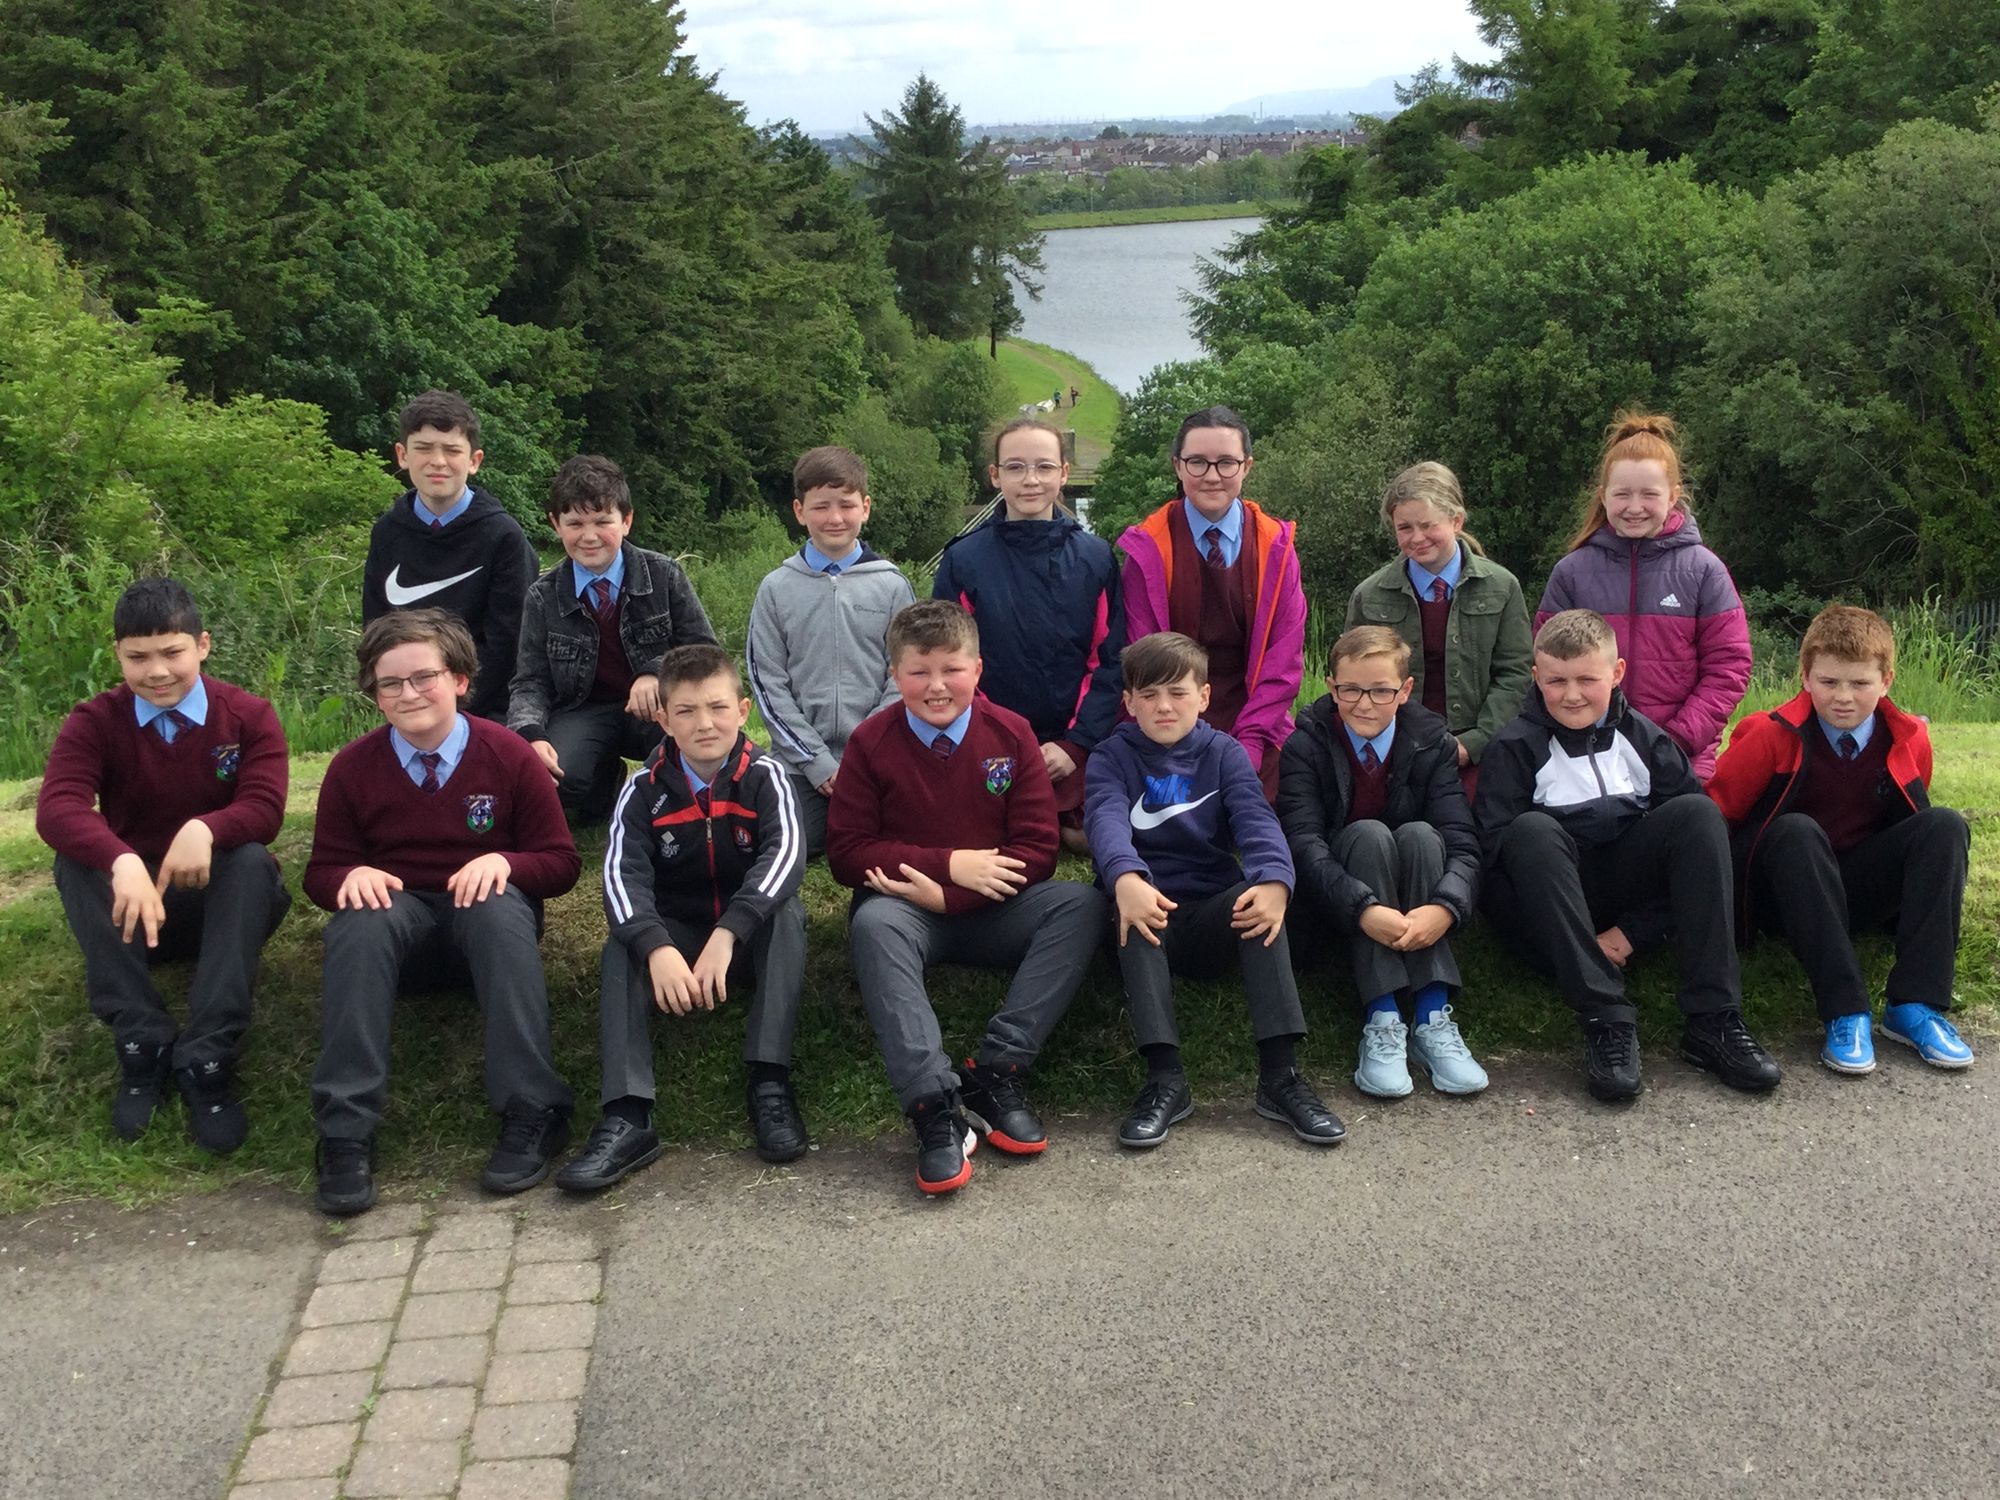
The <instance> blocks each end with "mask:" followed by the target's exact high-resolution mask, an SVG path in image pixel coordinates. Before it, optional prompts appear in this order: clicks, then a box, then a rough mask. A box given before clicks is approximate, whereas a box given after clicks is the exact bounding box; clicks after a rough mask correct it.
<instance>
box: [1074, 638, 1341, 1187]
mask: <svg viewBox="0 0 2000 1500" xmlns="http://www.w3.org/2000/svg"><path fill="white" fill-rule="evenodd" d="M1120 659H1121V662H1122V665H1123V667H1124V675H1125V711H1126V712H1127V713H1128V714H1130V715H1131V716H1132V720H1133V722H1128V723H1124V724H1120V725H1119V726H1118V727H1117V728H1116V729H1115V730H1113V731H1112V732H1111V734H1110V735H1109V736H1107V737H1106V738H1105V739H1104V740H1102V741H1101V742H1100V743H1099V744H1098V747H1097V752H1096V754H1095V756H1093V758H1092V761H1091V769H1090V780H1089V784H1088V786H1087V787H1086V788H1085V801H1084V831H1085V833H1086V834H1087V835H1088V837H1089V839H1090V850H1091V857H1092V858H1093V859H1094V860H1095V861H1096V862H1097V878H1098V881H1099V883H1100V884H1102V885H1103V886H1104V888H1105V889H1106V890H1108V891H1109V892H1110V893H1111V896H1112V899H1113V900H1114V901H1116V903H1117V907H1118V915H1117V922H1118V967H1119V969H1120V970H1121V971H1122V973H1123V975H1124V980H1125V1003H1126V1005H1127V1006H1128V1007H1130V1009H1131V1012H1132V1029H1133V1031H1134V1033H1135V1034H1136V1035H1137V1037H1138V1041H1139V1053H1140V1055H1141V1056H1142V1057H1144V1058H1145V1059H1146V1084H1145V1087H1143V1088H1142V1089H1140V1091H1139V1097H1138V1098H1137V1099H1135V1100H1134V1101H1133V1104H1132V1111H1131V1113H1130V1114H1129V1115H1128V1116H1127V1117H1126V1119H1125V1123H1124V1124H1123V1125H1122V1126H1120V1127H1119V1131H1118V1143H1119V1144H1120V1145H1121V1146H1130V1147H1133V1148H1135V1149H1143V1148H1146V1147H1151V1146H1157V1145H1159V1144H1160V1143H1161V1142H1162V1141H1164V1140H1165V1139H1166V1138H1167V1132H1168V1131H1169V1130H1170V1129H1172V1127H1173V1126H1174V1125H1176V1124H1177V1123H1179V1122H1180V1121H1182V1120H1185V1119H1186V1118H1187V1117H1188V1116H1189V1115H1190V1114H1192V1113H1193V1112H1194V1099H1193V1096H1192V1095H1191V1094H1190V1093H1189V1091H1188V1081H1187V1075H1186V1073H1184V1072H1183V1071H1182V1070H1181V1053H1180V1034H1179V1032H1178V1031H1177V1030H1176V1029H1175V1027H1174V989H1173V976H1174V975H1175V974H1177V973H1178V974H1197V975H1201V976H1204V977H1210V976H1213V975H1215V974H1219V973H1221V972H1222V971H1223V970H1225V969H1227V968H1228V967H1230V960H1231V959H1232V958H1233V959H1234V960H1235V962H1236V964H1238V965H1240V966H1241V968H1242V970H1243V991H1244V995H1245V998H1246V999H1247V1000H1248V1001H1249V1004H1250V1018H1251V1022H1252V1025H1253V1027H1254V1029H1255V1031H1256V1034H1257V1075H1258V1076H1257V1096H1256V1110H1257V1113H1258V1114H1260V1115H1262V1116H1264V1117H1265V1118H1266V1119H1269V1120H1277V1121H1279V1122H1280V1123H1282V1124H1285V1125H1288V1126H1290V1127H1291V1131H1292V1134H1294V1135H1296V1136H1297V1137H1298V1138H1299V1139H1300V1140H1302V1141H1305V1142H1307V1143H1308V1144H1310V1145H1314V1146H1331V1145H1333V1144H1334V1143H1336V1142H1337V1141H1339V1140H1340V1138H1341V1137H1342V1136H1344V1135H1345V1134H1346V1133H1347V1131H1346V1128H1345V1127H1344V1126H1343V1125H1342V1124H1341V1123H1340V1119H1339V1117H1338V1116H1337V1115H1335V1114H1334V1113H1333V1111H1332V1110H1330V1109H1328V1108H1327V1107H1326V1106H1325V1105H1324V1104H1323V1103H1321V1102H1320V1099H1319V1096H1318V1095H1317V1094H1315V1093H1314V1092H1313V1090H1312V1085H1311V1084H1309V1083H1307V1082H1306V1080H1305V1079H1304V1078H1303V1077H1302V1076H1301V1075H1300V1073H1299V1070H1298V1045H1299V1039H1300V1038H1301V1037H1303V1036H1304V1035H1305V1032H1306V1017H1305V1011H1304V1010H1303V1009H1301V1008H1300V1005H1299V990H1298V983H1297V981H1296V980H1295V979H1294V978H1293V977H1292V959H1291V948H1290V945H1289V943H1288V942H1287V941H1286V937H1285V909H1286V907H1287V906H1288V905H1289V904H1290V902H1291V897H1292V857H1291V855H1290V854H1289V853H1287V852H1286V849H1285V838H1284V834H1283V832H1282V831H1281V830H1280V829H1279V827H1278V820H1277V818H1275V817H1274V816H1273V815H1272V813H1271V807H1270V804H1269V803H1268V802H1266V801H1265V800H1264V788H1263V784H1262V783H1261V782H1260V781H1259V780H1258V779H1257V772H1256V770H1255V768H1254V767H1253V766H1252V765H1251V764H1250V757H1249V756H1248V755H1247V754H1246V753H1245V752H1244V750H1243V747H1242V746H1241V745H1239V744H1237V743H1236V741H1235V740H1233V739H1231V738H1230V737H1229V736H1228V735H1226V734H1224V733H1222V732H1221V731H1220V730H1218V729H1214V728H1211V727H1210V726H1209V725H1207V724H1204V723H1202V722H1201V713H1202V710H1203V709H1205V708H1207V707H1208V700H1209V691H1208V653H1207V652H1205V651H1203V650H1202V649H1201V647H1200V646H1198V645H1196V644H1195V643H1194V642H1193V641H1191V640H1189V639H1188V638H1187V637H1186V636H1184V635H1180V634H1178V633H1176V632H1173V631H1162V632H1160V633H1158V634H1155V635H1149V636H1147V637H1146V638H1145V639H1144V640H1140V641H1134V642H1133V643H1132V644H1131V645H1129V646H1127V647H1126V648H1125V650H1124V652H1123V653H1122V656H1121V658H1120ZM1231 938H1234V939H1235V941H1234V942H1231V941H1230V939H1231ZM1232 950H1233V951H1232Z"/></svg>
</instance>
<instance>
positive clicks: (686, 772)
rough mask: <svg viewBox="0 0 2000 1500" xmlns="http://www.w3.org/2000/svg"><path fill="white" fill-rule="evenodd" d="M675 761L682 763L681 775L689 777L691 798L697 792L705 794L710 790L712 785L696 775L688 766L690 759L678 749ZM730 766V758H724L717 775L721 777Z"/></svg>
mask: <svg viewBox="0 0 2000 1500" xmlns="http://www.w3.org/2000/svg"><path fill="white" fill-rule="evenodd" d="M674 759H675V760H677V761H679V762H680V763H681V775H683V776H685V777H687V784H688V793H689V795H690V796H692V795H693V794H694V793H696V792H705V791H707V790H708V789H709V786H710V785H711V783H709V782H706V781H704V780H702V779H701V777H699V776H697V775H695V774H694V767H693V766H691V765H689V764H688V758H687V757H686V756H685V755H683V754H681V752H680V750H679V749H678V748H676V749H675V751H674ZM728 765H729V758H728V757H727V756H724V757H723V760H722V764H721V765H720V766H717V767H716V768H715V774H716V775H718V776H720V775H721V774H722V773H723V771H724V769H725V768H727V766H728Z"/></svg>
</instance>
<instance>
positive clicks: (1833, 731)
mask: <svg viewBox="0 0 2000 1500" xmlns="http://www.w3.org/2000/svg"><path fill="white" fill-rule="evenodd" d="M188 696H189V697H193V696H194V695H193V694H192V693H190V694H188ZM1813 717H1814V718H1815V719H1819V730H1820V733H1821V734H1823V735H1825V736H1826V742H1827V743H1828V744H1829V745H1831V746H1833V753H1834V754H1835V755H1838V754H1840V737H1841V736H1842V735H1843V734H1851V735H1853V736H1854V748H1855V753H1856V754H1857V755H1858V754H1860V753H1861V752H1862V751H1863V750H1866V749H1867V748H1868V742H1869V741H1870V740H1871V739H1873V738H1874V737H1875V715H1873V714H1870V715H1869V716H1868V717H1867V718H1865V719H1863V720H1862V721H1861V722H1860V723H1859V724H1856V725H1855V726H1854V727H1853V728H1852V729H1840V728H1837V727H1835V726H1834V725H1832V724H1829V723H1827V722H1826V720H1824V719H1820V717H1819V715H1818V714H1814V715H1813Z"/></svg>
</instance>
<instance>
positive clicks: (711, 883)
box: [701, 790, 722, 921]
mask: <svg viewBox="0 0 2000 1500" xmlns="http://www.w3.org/2000/svg"><path fill="white" fill-rule="evenodd" d="M708 795H709V798H710V800H711V801H713V799H714V797H715V793H714V791H713V790H711V791H710V792H709V794H708ZM701 825H702V828H703V829H704V830H705V831H706V836H707V843H708V899H709V904H710V905H712V906H713V907H714V908H715V916H716V920H717V921H720V920H721V919H722V891H721V889H720V887H718V886H717V884H716V881H715V814H714V813H712V812H711V813H704V814H702V819H701Z"/></svg>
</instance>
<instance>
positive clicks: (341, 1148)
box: [313, 1135, 375, 1219]
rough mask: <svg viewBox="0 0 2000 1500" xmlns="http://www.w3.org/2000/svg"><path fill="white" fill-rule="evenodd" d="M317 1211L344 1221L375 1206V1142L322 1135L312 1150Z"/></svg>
mask: <svg viewBox="0 0 2000 1500" xmlns="http://www.w3.org/2000/svg"><path fill="white" fill-rule="evenodd" d="M313 1170H314V1172H315V1173H316V1174H317V1175H318V1177H319V1188H318V1192H317V1193H316V1194H315V1197H316V1198H317V1199H318V1201H319V1211H320V1212H321V1213H323V1214H332V1215H333V1216H334V1217H335V1218H338V1219H344V1218H346V1217H348V1216H349V1215H350V1214H359V1213H366V1212H367V1211H368V1210H369V1209H371V1208H373V1207H374V1206H375V1143H374V1142H373V1141H372V1140H369V1141H355V1140H346V1139H343V1138H341V1137H339V1136H331V1135H323V1136H321V1137H320V1138H319V1145H318V1146H317V1147H316V1148H315V1149H314V1151H313Z"/></svg>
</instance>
